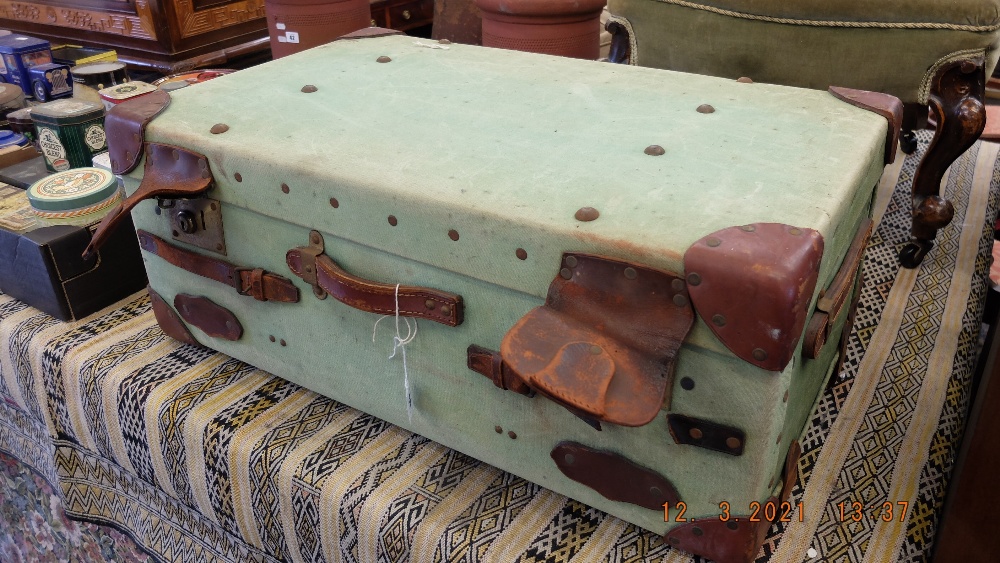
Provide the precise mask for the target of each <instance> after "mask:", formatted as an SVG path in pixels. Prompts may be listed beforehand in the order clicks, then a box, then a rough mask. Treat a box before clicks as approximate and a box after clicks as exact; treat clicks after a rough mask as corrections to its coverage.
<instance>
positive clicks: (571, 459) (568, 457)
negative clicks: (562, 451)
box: [563, 454, 576, 465]
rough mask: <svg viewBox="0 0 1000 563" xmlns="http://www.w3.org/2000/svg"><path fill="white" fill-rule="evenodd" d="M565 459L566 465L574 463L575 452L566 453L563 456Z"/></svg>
mask: <svg viewBox="0 0 1000 563" xmlns="http://www.w3.org/2000/svg"><path fill="white" fill-rule="evenodd" d="M563 461H565V462H566V465H573V463H575V462H576V458H575V457H573V454H566V455H565V456H563Z"/></svg>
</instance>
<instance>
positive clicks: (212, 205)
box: [208, 203, 219, 211]
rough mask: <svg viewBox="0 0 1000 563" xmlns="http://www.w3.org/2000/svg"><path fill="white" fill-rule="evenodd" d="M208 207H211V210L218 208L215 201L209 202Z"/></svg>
mask: <svg viewBox="0 0 1000 563" xmlns="http://www.w3.org/2000/svg"><path fill="white" fill-rule="evenodd" d="M208 208H209V209H211V210H212V211H215V210H216V209H218V208H219V206H218V205H217V204H215V203H210V204H209V205H208Z"/></svg>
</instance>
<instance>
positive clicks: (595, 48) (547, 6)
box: [476, 0, 607, 60]
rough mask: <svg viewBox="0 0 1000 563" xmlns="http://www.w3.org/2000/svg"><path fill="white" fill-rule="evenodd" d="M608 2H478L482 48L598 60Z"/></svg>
mask: <svg viewBox="0 0 1000 563" xmlns="http://www.w3.org/2000/svg"><path fill="white" fill-rule="evenodd" d="M606 3H607V2H606V0H476V6H478V7H479V9H480V10H481V11H482V16H483V45H484V46H486V47H498V48H501V49H514V50H517V51H530V52H532V53H545V54H549V55H561V56H564V57H575V58H578V59H591V60H593V59H597V57H598V56H599V54H600V36H601V11H602V10H603V9H604V5H605V4H606Z"/></svg>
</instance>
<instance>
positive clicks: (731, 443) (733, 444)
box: [726, 436, 740, 450]
mask: <svg viewBox="0 0 1000 563" xmlns="http://www.w3.org/2000/svg"><path fill="white" fill-rule="evenodd" d="M726 446H727V447H728V448H729V449H731V450H735V449H737V448H739V447H740V440H739V438H736V437H734V436H730V437H728V438H726Z"/></svg>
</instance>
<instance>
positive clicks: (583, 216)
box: [574, 207, 601, 223]
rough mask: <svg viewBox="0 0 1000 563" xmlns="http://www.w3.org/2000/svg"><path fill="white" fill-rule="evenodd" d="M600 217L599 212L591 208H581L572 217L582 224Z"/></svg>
mask: <svg viewBox="0 0 1000 563" xmlns="http://www.w3.org/2000/svg"><path fill="white" fill-rule="evenodd" d="M600 216H601V212H600V211H598V210H596V209H594V208H593V207H581V208H580V209H578V210H577V211H576V215H574V217H576V220H577V221H583V222H584V223H586V222H588V221H593V220H594V219H597V218H598V217H600Z"/></svg>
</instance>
